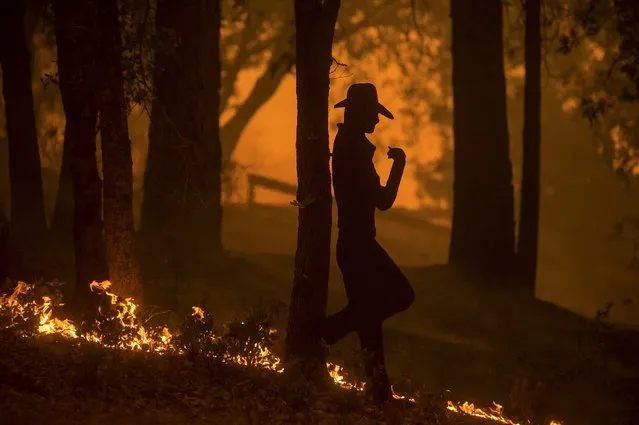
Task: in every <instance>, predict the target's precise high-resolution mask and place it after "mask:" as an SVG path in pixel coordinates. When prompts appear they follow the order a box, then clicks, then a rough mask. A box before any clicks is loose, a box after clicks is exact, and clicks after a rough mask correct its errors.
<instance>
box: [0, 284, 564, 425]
mask: <svg viewBox="0 0 639 425" xmlns="http://www.w3.org/2000/svg"><path fill="white" fill-rule="evenodd" d="M110 287H111V282H109V281H104V282H100V283H98V282H93V283H91V284H90V285H89V288H90V289H91V292H93V293H97V294H100V295H102V296H104V297H105V298H106V299H107V300H108V302H109V303H110V306H111V310H110V313H107V312H106V311H105V309H104V308H103V306H100V307H98V313H100V314H101V315H109V317H108V319H109V320H111V321H113V322H115V324H116V325H117V326H119V329H120V330H122V333H123V334H124V337H121V338H120V339H119V340H118V341H117V343H111V342H109V341H106V340H105V339H104V337H102V336H100V335H99V333H98V332H96V331H91V332H88V333H86V332H85V333H82V332H79V330H78V327H77V326H76V324H75V323H73V322H72V321H71V320H69V319H63V320H61V319H59V318H57V317H55V316H54V315H53V306H54V303H53V301H52V299H51V297H49V296H42V297H41V300H36V299H35V297H34V296H33V295H34V292H35V285H32V284H28V283H25V282H18V284H17V285H16V287H15V288H14V290H13V292H12V293H11V294H8V295H0V317H2V318H5V319H6V318H8V319H9V322H8V323H6V322H2V325H3V326H4V328H5V329H14V330H16V331H17V332H18V334H20V335H22V336H30V335H31V334H29V333H28V332H26V331H22V330H20V325H21V324H25V323H28V322H32V321H37V332H35V334H36V335H59V336H61V337H63V338H66V339H78V340H86V341H89V342H93V343H97V344H101V345H104V346H106V347H111V348H118V349H122V350H131V351H145V352H151V353H155V354H159V355H162V354H166V353H169V352H172V353H176V354H184V351H183V350H181V349H179V348H177V347H176V346H175V344H174V343H173V342H174V339H175V336H176V335H177V332H176V331H173V332H172V331H171V330H169V329H168V328H166V327H162V328H150V327H146V326H145V325H144V323H143V322H142V320H141V319H140V318H139V316H138V311H139V306H138V305H137V304H136V303H135V302H134V300H133V299H132V298H121V297H118V296H117V295H116V294H114V293H112V292H110V291H109V289H110ZM23 298H26V299H29V300H28V301H25V300H24V299H23ZM57 305H58V306H61V305H63V304H62V303H58V304H57ZM191 316H192V318H194V319H195V320H200V321H203V320H204V319H205V311H204V310H203V309H202V308H201V307H198V306H193V307H192V313H191ZM97 327H99V325H98V326H96V328H97ZM275 332H276V331H275V330H270V333H271V334H272V333H275ZM211 338H212V339H213V340H214V341H215V340H217V339H218V338H220V337H219V336H217V335H212V336H211ZM255 348H256V349H257V350H256V352H257V353H258V354H257V359H252V360H251V359H249V358H247V357H244V356H241V355H231V354H227V353H225V354H222V356H221V357H222V360H223V361H228V362H233V363H237V364H240V365H244V366H257V367H261V368H264V369H268V370H272V371H274V372H277V373H282V372H283V371H284V367H283V366H282V362H281V359H280V358H279V357H277V356H276V355H275V354H274V353H273V352H272V351H271V350H270V349H269V348H268V347H264V346H262V345H260V344H257V345H256V346H255ZM326 367H327V369H328V373H329V375H330V377H331V378H332V379H333V381H334V382H335V384H336V385H338V386H339V387H341V388H344V389H347V390H355V391H364V389H365V384H364V383H361V382H352V381H349V380H348V378H347V375H346V373H345V371H344V368H343V367H342V366H340V365H338V364H335V363H331V362H328V363H326ZM393 398H394V399H396V400H408V401H409V402H412V403H415V399H413V398H407V397H406V396H403V395H401V394H397V393H396V392H395V391H394V390H393ZM447 409H448V410H449V411H451V412H454V413H459V414H465V415H470V416H475V417H478V418H483V419H488V420H491V421H494V422H498V423H503V424H506V425H523V424H520V423H518V422H515V421H513V420H511V419H508V418H507V417H505V416H504V415H503V408H502V406H501V405H499V404H497V403H494V402H493V406H492V407H489V408H484V409H481V408H477V407H475V406H474V405H473V404H472V403H469V402H467V401H466V402H463V403H458V402H453V401H448V402H447ZM549 425H562V424H561V422H558V421H551V422H550V424H549Z"/></svg>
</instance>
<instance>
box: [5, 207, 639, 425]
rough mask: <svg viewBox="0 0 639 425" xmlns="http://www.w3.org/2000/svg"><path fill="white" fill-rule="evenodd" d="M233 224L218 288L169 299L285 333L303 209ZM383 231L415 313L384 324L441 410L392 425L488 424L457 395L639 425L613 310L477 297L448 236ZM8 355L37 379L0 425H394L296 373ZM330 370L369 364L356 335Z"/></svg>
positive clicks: (405, 382)
mask: <svg viewBox="0 0 639 425" xmlns="http://www.w3.org/2000/svg"><path fill="white" fill-rule="evenodd" d="M226 214H227V219H226V224H225V235H224V238H225V241H224V243H225V246H226V247H227V249H229V250H230V251H231V258H230V261H229V263H228V264H227V265H226V266H225V268H224V269H221V270H219V271H218V272H217V273H216V274H215V275H214V276H211V279H209V280H207V281H202V282H189V283H187V282H178V283H175V282H171V283H170V284H169V285H167V287H165V288H164V290H165V291H166V295H167V296H168V297H171V298H173V299H176V300H177V304H178V305H177V307H178V308H182V309H184V310H187V309H189V308H190V306H192V305H202V302H205V304H206V306H207V308H208V309H209V311H211V312H212V314H213V316H214V318H215V320H216V322H217V323H224V322H229V321H232V320H235V319H237V318H238V317H240V316H243V315H244V314H245V313H246V312H247V311H250V310H251V309H253V308H255V306H256V305H262V306H269V307H272V308H273V309H274V310H279V311H280V313H281V314H279V315H278V316H277V317H276V320H275V322H274V323H273V325H274V326H275V327H276V328H279V329H280V330H283V329H285V324H286V305H287V303H288V300H289V296H290V290H291V284H292V266H293V253H294V246H295V226H296V219H295V210H294V209H290V208H289V209H286V208H278V207H256V208H253V209H244V208H238V209H236V210H233V211H232V212H230V213H229V212H228V209H227V213H226ZM384 226H385V230H383V231H382V232H380V233H381V234H380V236H379V239H380V241H381V243H382V245H383V246H384V247H386V248H387V250H388V251H389V253H391V255H392V256H393V257H394V258H399V261H398V262H399V264H400V266H402V269H403V270H404V271H405V273H406V275H407V276H408V277H409V279H410V280H411V282H412V284H413V286H414V288H415V291H416V301H415V303H414V305H413V306H412V307H411V308H410V309H409V310H408V311H407V312H404V313H402V314H400V315H398V316H397V317H394V318H391V319H390V320H388V321H387V322H386V324H385V336H386V356H387V363H388V368H389V372H390V374H391V377H392V379H393V381H394V382H395V383H396V384H397V388H398V390H399V391H400V392H402V393H413V392H421V393H422V394H431V395H432V396H431V397H432V398H431V399H429V400H432V401H433V403H430V402H429V403H426V404H427V405H425V406H424V405H423V404H422V405H420V407H419V408H405V406H404V404H400V405H399V407H397V406H396V407H395V408H393V409H390V410H389V411H387V412H386V417H388V416H389V415H390V416H402V415H403V416H404V417H405V421H404V422H403V423H406V424H410V423H424V424H430V423H433V424H434V423H438V424H442V425H444V424H447V423H479V422H477V420H476V419H472V418H468V417H465V416H463V415H452V416H451V414H450V413H448V412H446V411H445V409H444V407H445V399H449V400H454V401H464V400H468V401H469V402H473V403H475V404H476V405H479V406H490V405H491V403H492V402H493V401H496V402H499V403H501V404H503V405H504V406H505V407H506V409H508V410H509V411H515V410H518V411H532V412H533V413H534V416H535V418H536V421H535V423H537V424H539V425H544V424H548V423H549V421H550V419H556V420H559V421H561V423H562V424H564V425H604V424H605V425H635V424H636V423H639V362H637V359H638V358H639V334H638V333H636V331H633V330H627V329H622V328H620V327H617V326H613V325H611V324H609V323H608V322H607V320H606V316H605V315H602V316H601V317H600V318H599V319H597V320H593V319H587V318H584V317H582V316H579V315H576V314H574V313H571V312H569V311H567V310H565V309H563V308H560V307H557V306H555V305H553V304H550V303H548V302H543V301H540V300H536V299H530V298H527V297H523V296H521V295H518V294H516V293H512V292H506V291H504V290H503V288H478V287H476V286H475V285H473V284H471V283H469V282H466V281H464V280H463V279H460V278H459V277H458V276H456V275H455V274H454V273H453V272H451V271H450V270H449V269H448V268H447V267H445V266H438V265H436V263H438V262H440V261H441V258H438V256H437V254H433V253H432V252H428V251H425V250H422V249H421V248H420V247H421V246H423V245H419V244H417V243H416V240H417V239H419V238H421V237H425V236H427V237H428V238H429V246H430V247H435V248H434V249H435V250H438V249H439V248H438V247H441V246H444V245H445V244H447V232H446V231H445V230H441V229H439V228H437V227H436V226H432V228H428V229H424V228H420V229H412V230H411V229H409V230H406V229H405V228H404V229H402V228H401V226H400V225H399V224H397V223H392V224H386V225H384ZM389 229H390V230H389ZM256 235H257V236H256ZM398 252H402V253H405V255H401V256H399V255H398ZM420 264H426V265H425V266H420ZM344 303H345V298H344V293H343V289H342V284H341V278H340V275H339V270H338V269H337V267H336V266H334V265H332V266H331V278H330V282H329V300H328V310H329V312H332V311H336V310H337V309H339V308H341V307H342V306H343V305H344ZM282 333H283V332H280V334H282ZM279 341H280V342H281V339H280V340H279ZM276 343H277V341H276ZM280 349H281V347H280ZM0 350H1V351H0V372H2V370H3V369H2V367H4V370H5V371H19V374H18V375H17V376H18V377H17V378H16V379H18V382H20V381H23V382H25V383H26V384H25V385H23V386H20V385H18V386H17V387H16V385H11V386H7V385H4V386H3V385H2V384H1V382H3V381H4V380H2V381H0V403H2V405H0V414H1V415H3V416H4V415H5V412H6V415H8V416H4V417H7V418H12V420H10V421H3V420H0V423H2V424H4V423H7V424H10V425H13V424H25V425H30V424H32V423H33V424H35V423H40V422H41V421H42V420H43V419H44V418H47V419H48V418H51V419H50V420H49V419H48V421H49V422H50V423H51V424H54V425H55V424H57V423H60V424H62V423H65V424H76V423H77V424H80V423H83V424H84V423H86V424H102V423H107V422H113V421H118V422H119V423H122V424H129V423H131V424H133V423H136V424H147V423H148V424H183V423H193V424H198V423H224V424H226V425H233V424H251V425H253V424H258V423H259V424H262V423H264V424H268V423H290V424H296V423H300V424H302V423H304V424H314V423H318V424H320V423H322V424H327V425H328V424H341V423H344V424H347V423H348V424H358V423H361V424H365V423H389V422H388V420H387V419H388V418H386V419H385V416H384V413H383V412H379V411H375V410H370V409H368V408H366V407H365V404H364V403H363V401H362V400H361V398H358V397H354V396H352V395H351V393H348V392H343V391H339V392H337V393H331V394H321V393H320V394H318V393H316V392H312V391H310V392H309V391H308V389H305V388H303V387H302V386H300V384H299V383H297V381H294V382H292V381H290V379H289V378H287V377H286V376H284V375H273V374H271V373H266V374H265V372H258V371H254V370H250V369H247V368H241V369H240V368H237V367H229V366H220V365H217V364H215V363H210V362H195V363H193V362H189V361H188V360H187V359H185V358H179V359H178V358H172V357H170V356H163V357H161V358H157V357H154V359H157V360H150V359H149V355H144V354H133V353H119V352H114V351H110V350H104V349H98V348H95V349H93V348H90V347H87V348H83V349H77V348H74V346H72V345H69V344H68V343H61V342H59V341H54V340H50V338H45V339H44V340H43V339H40V340H37V341H29V340H14V339H12V338H5V337H3V336H2V335H0ZM277 351H278V350H277V349H276V352H277ZM330 359H331V360H333V361H335V362H337V363H339V364H342V365H344V366H346V367H347V368H350V369H353V370H355V369H357V367H358V359H359V357H358V350H357V340H356V338H355V337H354V336H349V337H347V338H346V339H345V340H344V341H342V342H340V343H339V344H337V345H336V346H334V347H331V352H330ZM20 374H22V375H26V378H25V379H24V380H22V378H20V376H21V375H20ZM0 378H1V376H0ZM13 381H15V379H14V380H13ZM433 394H435V395H433ZM96 412H100V413H99V414H96ZM389 412H390V413H389ZM0 419H2V418H0ZM56 421H58V422H56ZM234 421H235V422H234ZM322 421H323V422H322ZM464 421H470V422H464ZM473 421H475V422H473ZM633 421H634V422H633ZM390 423H393V421H390ZM397 423H401V422H397Z"/></svg>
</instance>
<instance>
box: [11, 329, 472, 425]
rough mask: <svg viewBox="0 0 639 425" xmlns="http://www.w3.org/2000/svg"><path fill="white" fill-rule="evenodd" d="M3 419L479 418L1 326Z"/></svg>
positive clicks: (181, 424) (28, 424)
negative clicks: (377, 403) (25, 334)
mask: <svg viewBox="0 0 639 425" xmlns="http://www.w3.org/2000/svg"><path fill="white" fill-rule="evenodd" d="M0 377H1V378H2V379H1V380H0V423H2V424H3V425H36V424H41V423H43V422H46V423H47V424H50V425H62V424H65V425H76V424H77V425H80V424H82V425H102V424H104V425H106V424H113V423H118V424H122V425H129V424H136V425H147V424H148V425H151V424H153V425H158V424H161V425H169V424H175V425H185V424H194V425H197V424H224V425H262V424H309V425H311V424H322V425H339V424H344V425H346V424H349V425H350V424H362V425H364V424H371V425H372V424H400V423H404V424H441V425H446V424H460V425H463V424H478V423H481V421H480V420H477V419H474V418H472V417H469V416H466V415H460V414H453V413H451V412H448V411H446V409H445V404H443V403H441V402H437V403H435V402H434V399H433V403H430V404H424V403H420V405H419V407H417V406H416V405H413V404H411V403H409V402H405V401H398V400H397V401H394V402H393V403H392V404H389V405H388V406H387V407H386V408H385V409H383V410H382V409H376V408H372V407H370V406H369V405H368V404H367V403H365V400H364V398H363V397H362V396H361V393H359V394H358V393H355V392H354V391H347V390H342V389H338V388H337V387H335V388H332V389H329V390H325V391H323V392H320V391H317V390H313V389H312V388H310V387H308V386H306V385H304V384H303V383H302V381H301V380H299V379H298V378H295V375H294V374H287V373H282V374H278V373H276V372H270V371H266V370H263V369H257V368H250V367H242V366H234V365H231V364H221V363H219V362H217V361H215V360H210V359H203V358H200V359H197V360H189V359H187V358H185V357H184V356H170V355H164V356H159V355H157V354H145V353H135V352H130V351H122V350H116V349H106V348H104V347H102V346H97V345H93V344H90V343H83V344H77V343H76V342H74V341H69V340H62V339H60V338H59V337H39V338H37V339H26V338H20V337H15V335H13V334H11V333H9V332H2V334H1V335H0Z"/></svg>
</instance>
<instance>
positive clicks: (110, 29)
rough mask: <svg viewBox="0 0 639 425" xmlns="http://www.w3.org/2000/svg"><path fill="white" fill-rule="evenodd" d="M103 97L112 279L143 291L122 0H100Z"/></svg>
mask: <svg viewBox="0 0 639 425" xmlns="http://www.w3.org/2000/svg"><path fill="white" fill-rule="evenodd" d="M98 7H99V15H98V16H99V23H98V25H99V33H100V48H99V52H100V55H99V59H98V61H99V62H98V64H99V66H98V68H99V69H100V70H101V72H102V75H101V76H100V79H99V80H100V82H101V83H102V90H101V92H100V97H99V100H98V108H99V110H100V136H101V141H102V175H103V176H104V193H103V202H104V206H103V208H104V238H105V242H106V259H107V266H108V271H109V279H110V280H111V283H112V284H113V289H114V291H115V292H116V293H117V294H118V295H122V296H130V297H134V298H135V299H137V300H140V299H141V296H142V280H141V273H140V268H139V265H138V261H137V252H136V249H135V227H134V224H133V159H132V157H131V140H130V139H129V129H128V123H127V104H126V100H125V97H124V81H123V76H122V38H121V33H120V22H119V17H118V16H119V12H118V1H117V0H99V2H98Z"/></svg>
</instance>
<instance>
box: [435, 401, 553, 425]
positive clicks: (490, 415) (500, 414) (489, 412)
mask: <svg viewBox="0 0 639 425" xmlns="http://www.w3.org/2000/svg"><path fill="white" fill-rule="evenodd" d="M446 408H447V409H448V410H450V411H451V412H455V413H463V414H466V415H470V416H474V417H476V418H482V419H488V420H491V421H494V422H500V423H502V424H506V425H523V424H521V423H519V422H515V421H513V420H512V419H509V418H507V417H506V416H504V407H503V406H502V405H501V404H499V403H496V402H494V401H493V405H492V406H491V407H488V408H485V409H482V408H479V407H475V405H474V404H473V403H469V402H467V401H464V402H463V403H454V402H452V401H448V402H447V405H446ZM548 425H562V423H561V422H559V421H556V420H551V421H550V423H549V424H548Z"/></svg>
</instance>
